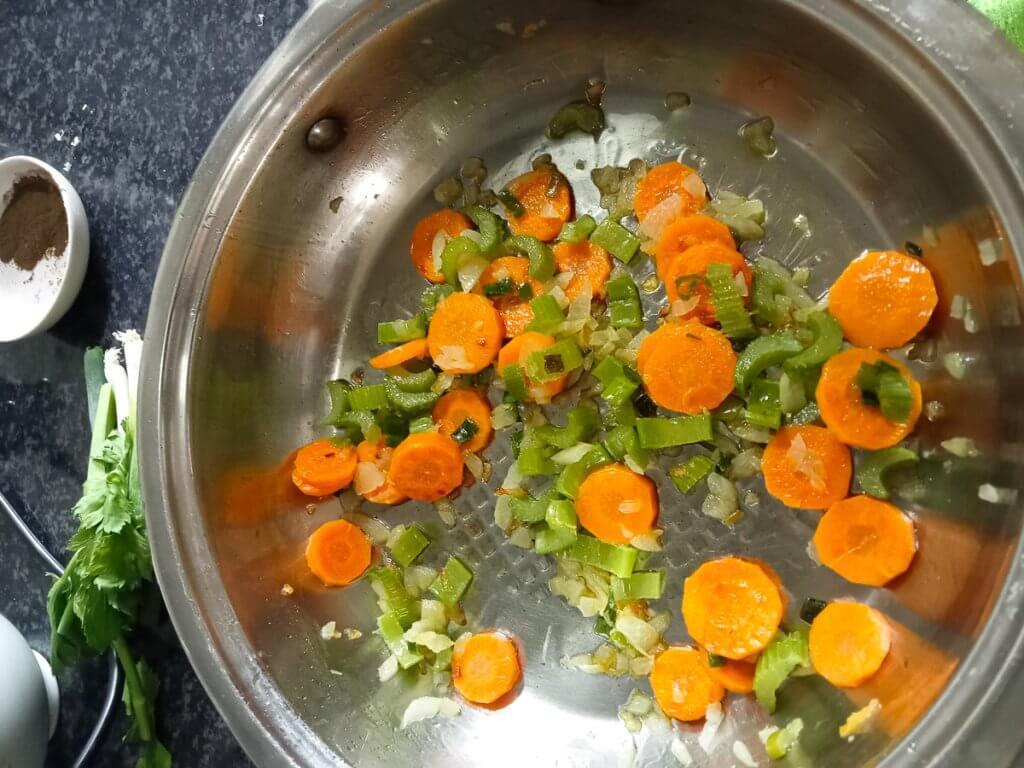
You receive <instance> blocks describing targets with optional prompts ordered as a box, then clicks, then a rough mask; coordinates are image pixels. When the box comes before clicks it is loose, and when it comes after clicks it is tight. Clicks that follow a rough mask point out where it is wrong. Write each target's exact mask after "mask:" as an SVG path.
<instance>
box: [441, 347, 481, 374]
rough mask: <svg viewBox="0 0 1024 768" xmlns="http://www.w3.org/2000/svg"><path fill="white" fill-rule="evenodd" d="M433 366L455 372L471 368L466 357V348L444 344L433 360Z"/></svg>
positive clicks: (471, 365)
mask: <svg viewBox="0 0 1024 768" xmlns="http://www.w3.org/2000/svg"><path fill="white" fill-rule="evenodd" d="M434 364H435V365H437V366H439V367H441V368H451V369H455V370H467V369H469V368H472V367H473V364H472V363H471V362H470V359H469V357H468V356H467V355H466V348H465V347H462V346H460V345H458V344H446V345H445V346H443V347H441V353H440V354H439V355H438V356H437V357H436V358H434Z"/></svg>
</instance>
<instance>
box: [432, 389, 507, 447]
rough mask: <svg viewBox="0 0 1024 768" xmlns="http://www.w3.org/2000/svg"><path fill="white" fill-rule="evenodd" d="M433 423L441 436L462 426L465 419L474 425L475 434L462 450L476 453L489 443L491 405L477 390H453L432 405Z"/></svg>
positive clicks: (464, 444)
mask: <svg viewBox="0 0 1024 768" xmlns="http://www.w3.org/2000/svg"><path fill="white" fill-rule="evenodd" d="M433 418H434V423H435V424H437V426H438V428H439V429H440V430H441V434H444V435H448V436H449V437H450V436H451V434H452V433H453V432H454V431H455V430H457V429H458V428H459V427H461V426H462V423H463V422H464V421H465V420H466V419H472V420H473V423H474V424H476V434H475V435H473V437H471V438H470V439H469V440H467V441H466V442H465V443H463V444H462V450H464V451H471V452H473V453H476V452H477V451H482V450H483V449H484V448H486V447H487V445H488V443H490V442H491V436H492V435H493V434H494V430H493V429H492V427H491V404H490V402H488V400H487V395H485V394H484V393H483V392H481V391H480V390H477V389H453V390H450V391H449V392H445V393H444V394H443V395H441V397H440V399H439V400H438V401H437V404H436V405H434V413H433Z"/></svg>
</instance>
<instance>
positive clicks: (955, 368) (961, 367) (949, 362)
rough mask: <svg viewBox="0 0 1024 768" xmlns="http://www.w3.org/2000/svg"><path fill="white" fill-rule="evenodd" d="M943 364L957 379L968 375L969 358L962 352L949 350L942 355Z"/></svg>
mask: <svg viewBox="0 0 1024 768" xmlns="http://www.w3.org/2000/svg"><path fill="white" fill-rule="evenodd" d="M942 364H943V365H944V366H945V367H946V370H947V371H948V372H949V375H950V376H952V377H953V378H954V379H956V380H957V381H960V380H962V379H963V378H964V377H965V376H966V375H967V358H966V357H965V356H964V355H963V354H962V353H960V352H947V353H946V354H944V355H943V356H942Z"/></svg>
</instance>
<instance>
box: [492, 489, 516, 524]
mask: <svg viewBox="0 0 1024 768" xmlns="http://www.w3.org/2000/svg"><path fill="white" fill-rule="evenodd" d="M494 524H495V525H496V526H498V527H499V528H500V529H501V530H502V531H504V532H505V533H508V531H509V528H511V527H512V496H511V495H510V494H507V493H502V494H499V495H498V498H497V499H496V500H495V502H494Z"/></svg>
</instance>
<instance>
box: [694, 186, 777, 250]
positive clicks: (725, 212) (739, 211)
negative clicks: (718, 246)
mask: <svg viewBox="0 0 1024 768" xmlns="http://www.w3.org/2000/svg"><path fill="white" fill-rule="evenodd" d="M708 209H709V212H710V214H711V216H712V217H713V218H715V219H717V220H718V221H720V222H722V223H723V224H725V226H727V227H728V228H729V230H730V231H731V232H732V235H733V237H735V238H736V239H737V240H739V241H743V240H760V239H761V238H762V237H764V221H765V213H764V203H762V202H761V201H760V200H754V199H747V198H745V197H742V196H740V195H736V194H733V193H732V192H724V191H723V192H719V193H718V197H716V198H715V199H714V200H712V201H711V203H710V204H709V206H708Z"/></svg>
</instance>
